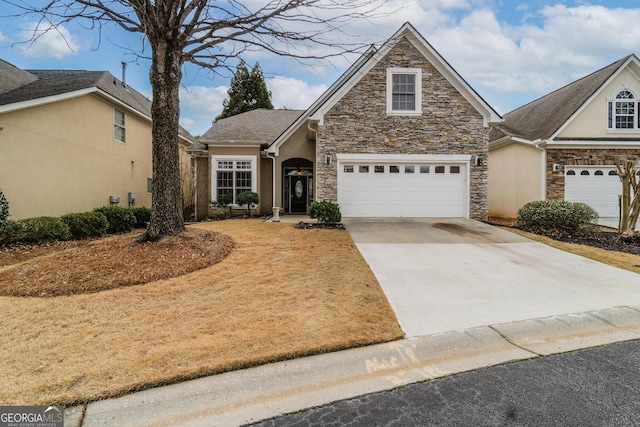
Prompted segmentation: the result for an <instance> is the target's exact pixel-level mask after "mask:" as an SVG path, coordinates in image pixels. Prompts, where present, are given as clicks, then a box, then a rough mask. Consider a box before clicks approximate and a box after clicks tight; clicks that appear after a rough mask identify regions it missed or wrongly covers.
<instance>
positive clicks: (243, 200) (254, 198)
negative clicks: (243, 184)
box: [236, 191, 260, 216]
mask: <svg viewBox="0 0 640 427" xmlns="http://www.w3.org/2000/svg"><path fill="white" fill-rule="evenodd" d="M236 203H237V204H238V205H240V206H242V205H247V215H248V216H251V205H257V204H258V203H260V196H259V195H258V193H254V192H253V191H243V192H242V193H240V194H238V195H237V196H236Z"/></svg>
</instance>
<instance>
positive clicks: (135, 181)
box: [0, 95, 152, 219]
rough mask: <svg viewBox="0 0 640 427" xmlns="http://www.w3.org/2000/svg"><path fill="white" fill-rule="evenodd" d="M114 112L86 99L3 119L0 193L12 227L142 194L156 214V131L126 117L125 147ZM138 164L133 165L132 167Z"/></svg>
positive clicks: (140, 201) (93, 98)
mask: <svg viewBox="0 0 640 427" xmlns="http://www.w3.org/2000/svg"><path fill="white" fill-rule="evenodd" d="M113 108H114V107H113V105H111V104H110V103H108V102H107V101H106V100H104V99H102V98H100V97H98V96H95V95H85V96H82V97H78V98H73V99H69V100H66V101H61V102H56V103H52V104H47V105H42V106H37V107H32V108H28V109H23V110H19V111H15V112H9V113H4V114H0V126H2V127H3V128H4V129H3V130H2V131H1V132H0V188H1V189H2V190H3V192H4V193H5V195H6V197H7V199H8V201H9V203H10V214H11V218H12V219H20V218H27V217H33V216H42V215H47V216H59V215H63V214H65V213H70V212H84V211H89V210H92V209H93V208H96V207H99V206H104V205H108V204H109V196H111V195H115V196H119V197H120V205H121V206H128V203H127V194H128V193H129V192H135V193H137V196H138V200H137V203H136V204H135V206H136V207H139V206H146V207H151V195H150V194H147V178H151V176H152V167H151V127H150V123H149V122H148V121H146V120H143V119H140V118H137V117H136V116H134V115H133V114H130V113H129V112H127V113H126V138H127V142H126V143H121V142H118V141H115V140H114V139H113ZM132 160H134V162H132Z"/></svg>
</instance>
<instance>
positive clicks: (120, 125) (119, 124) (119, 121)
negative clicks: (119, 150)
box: [113, 108, 127, 142]
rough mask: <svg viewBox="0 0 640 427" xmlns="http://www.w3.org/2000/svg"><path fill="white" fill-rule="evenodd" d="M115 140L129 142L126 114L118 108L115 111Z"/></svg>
mask: <svg viewBox="0 0 640 427" xmlns="http://www.w3.org/2000/svg"><path fill="white" fill-rule="evenodd" d="M113 139H115V140H116V141H120V142H127V140H126V129H125V116H124V112H122V111H120V110H118V109H116V108H114V109H113Z"/></svg>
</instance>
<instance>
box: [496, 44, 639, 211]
mask: <svg viewBox="0 0 640 427" xmlns="http://www.w3.org/2000/svg"><path fill="white" fill-rule="evenodd" d="M639 109H640V61H639V60H638V58H637V57H636V56H635V55H629V56H627V57H626V58H622V59H620V60H619V61H616V62H614V63H613V64H611V65H609V66H607V67H604V68H602V69H601V70H598V71H596V72H594V73H592V74H589V75H588V76H586V77H583V78H581V79H579V80H577V81H575V82H573V83H571V84H569V85H567V86H564V87H562V88H560V89H558V90H556V91H554V92H551V93H550V94H548V95H546V96H543V97H542V98H539V99H537V100H535V101H533V102H531V103H529V104H527V105H524V106H523V107H520V108H518V109H516V110H514V111H512V112H510V113H507V114H505V115H504V122H502V123H500V124H497V125H495V126H493V127H492V130H491V133H490V143H489V215H490V216H495V217H511V218H515V216H516V215H517V211H518V209H519V208H520V207H522V206H523V205H524V204H526V203H527V202H530V201H533V200H544V199H559V200H567V201H573V202H584V203H586V204H588V205H590V206H591V207H593V208H594V209H595V210H596V211H597V212H598V213H599V215H600V217H602V218H618V216H619V208H618V194H620V193H621V189H622V186H621V183H620V180H619V178H618V176H617V175H616V172H615V165H616V163H618V161H619V160H621V159H630V160H633V161H635V162H636V163H638V162H640V114H639V112H638V110H639ZM612 223H615V222H612Z"/></svg>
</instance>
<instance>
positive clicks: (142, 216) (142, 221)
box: [131, 206, 151, 228]
mask: <svg viewBox="0 0 640 427" xmlns="http://www.w3.org/2000/svg"><path fill="white" fill-rule="evenodd" d="M131 212H133V216H135V217H136V224H135V227H136V228H147V223H148V222H149V221H151V209H149V208H145V207H144V206H142V207H139V208H133V209H131Z"/></svg>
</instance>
